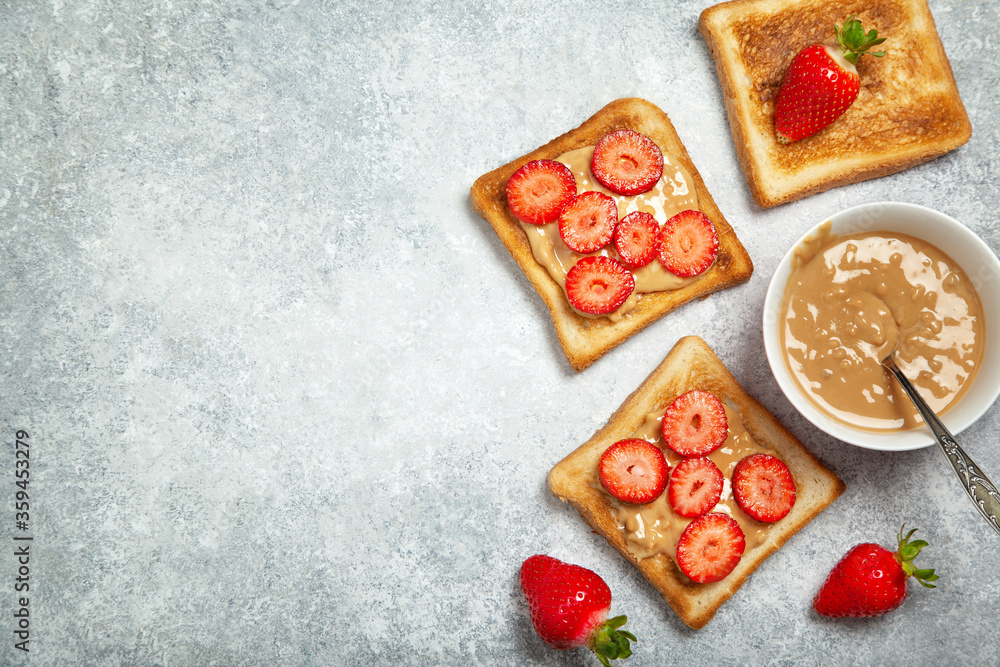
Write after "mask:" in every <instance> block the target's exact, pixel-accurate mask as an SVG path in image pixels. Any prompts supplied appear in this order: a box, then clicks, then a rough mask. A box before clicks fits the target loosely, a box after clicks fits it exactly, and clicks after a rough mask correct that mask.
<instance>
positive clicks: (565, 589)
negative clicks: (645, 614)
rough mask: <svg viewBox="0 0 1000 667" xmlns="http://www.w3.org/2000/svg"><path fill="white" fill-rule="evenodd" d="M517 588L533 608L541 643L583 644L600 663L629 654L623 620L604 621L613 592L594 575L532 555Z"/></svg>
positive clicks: (564, 646)
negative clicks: (621, 628) (622, 627)
mask: <svg viewBox="0 0 1000 667" xmlns="http://www.w3.org/2000/svg"><path fill="white" fill-rule="evenodd" d="M521 590H522V591H523V592H524V597H525V598H526V599H527V600H528V606H529V607H530V608H531V623H532V625H534V626H535V631H536V632H537V633H538V635H539V636H540V637H541V638H542V640H543V641H544V642H545V643H546V644H548V645H549V646H551V647H553V648H557V649H570V648H576V647H578V646H586V647H588V648H590V650H591V651H593V652H594V654H596V655H597V658H598V660H600V661H601V664H602V665H606V666H607V665H609V662H608V661H609V660H615V659H617V658H622V659H624V658H627V657H629V656H630V655H632V650H631V648H630V647H629V640H632V641H635V636H634V635H633V634H632V633H631V632H626V631H625V630H619V629H618V628H620V627H621V626H623V625H625V621H626V620H627V619H626V618H625V617H624V616H616V617H614V618H612V619H610V620H607V621H606V620H605V619H606V618H607V616H608V610H609V609H611V589H610V588H608V585H607V584H606V583H604V580H603V579H601V577H600V576H598V575H597V574H596V573H594V572H592V571H591V570H588V569H587V568H585V567H580V566H579V565H571V564H569V563H564V562H562V561H561V560H557V559H555V558H552V557H551V556H532V557H531V558H529V559H528V560H526V561H524V563H523V564H522V565H521Z"/></svg>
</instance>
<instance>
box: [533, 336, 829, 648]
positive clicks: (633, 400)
mask: <svg viewBox="0 0 1000 667" xmlns="http://www.w3.org/2000/svg"><path fill="white" fill-rule="evenodd" d="M691 389H704V390H707V391H710V392H712V393H713V394H715V395H716V396H718V397H719V398H720V399H721V400H723V401H724V402H728V403H729V404H731V405H734V406H736V408H737V409H738V410H739V412H740V415H741V416H742V418H743V422H744V426H745V427H746V429H747V431H749V432H750V435H751V436H752V437H753V438H754V440H755V441H757V443H758V444H760V445H762V446H764V447H767V448H770V449H772V450H774V453H775V456H777V457H778V458H780V459H782V460H783V461H784V462H785V464H786V465H787V466H788V468H789V470H791V472H792V476H793V478H794V479H795V486H796V495H797V498H796V502H795V506H794V507H793V508H792V510H791V512H790V513H789V514H788V515H787V516H786V517H785V518H783V519H781V520H780V521H778V522H776V523H775V524H773V525H772V526H771V528H770V529H769V531H770V532H769V533H768V537H767V539H766V540H765V541H764V543H762V544H760V545H758V546H756V547H754V548H752V549H749V550H748V551H747V552H745V553H744V555H743V558H742V560H741V561H740V563H739V565H737V567H736V569H735V570H734V571H733V572H732V573H731V574H730V575H729V576H728V577H726V578H725V579H723V580H722V581H719V582H716V583H711V584H696V583H694V582H692V581H691V580H689V579H688V578H687V577H685V576H684V575H683V574H681V573H680V571H679V570H678V569H677V567H676V566H675V565H674V562H673V561H672V560H671V559H669V558H668V557H667V556H665V555H662V554H661V555H657V556H653V557H651V558H644V559H639V558H636V556H634V555H633V554H632V553H631V552H630V551H629V550H628V547H627V546H626V542H625V538H624V536H623V534H622V531H621V528H620V527H619V525H618V522H617V520H616V517H615V515H614V510H613V508H612V506H611V503H610V502H609V499H608V496H607V495H606V494H605V493H604V492H603V491H602V490H601V489H600V483H599V482H598V481H597V472H596V471H597V467H598V462H599V461H600V457H601V454H603V453H604V450H605V449H607V448H608V447H609V446H611V445H612V444H613V443H615V442H616V441H618V440H621V439H623V438H627V437H629V436H630V435H631V434H633V433H635V431H636V430H637V429H638V428H639V427H640V426H641V425H642V423H643V421H644V420H645V418H646V415H648V414H649V413H651V412H654V411H659V410H665V409H666V407H667V406H668V405H669V404H670V403H671V401H673V399H674V398H676V397H677V396H679V395H680V394H682V393H684V392H686V391H689V390H691ZM548 484H549V489H550V490H551V491H552V493H553V494H554V495H555V496H556V497H557V498H559V499H560V500H562V501H564V502H568V503H570V504H571V505H573V507H575V508H576V509H577V511H578V512H579V513H580V516H581V517H582V518H583V520H584V521H586V523H587V524H588V525H589V526H590V527H591V528H593V529H594V530H595V531H596V532H598V533H599V534H601V535H602V536H604V538H605V539H606V540H607V541H608V543H609V544H610V545H611V546H612V547H614V548H615V549H616V550H617V551H618V552H619V553H621V554H622V556H624V557H625V558H626V559H627V560H628V561H629V562H631V563H632V564H633V565H634V566H635V567H636V568H638V569H639V571H640V572H641V573H642V576H643V577H645V579H646V580H647V581H649V582H650V583H651V584H652V585H653V586H654V587H655V588H656V589H657V590H658V591H659V592H660V594H661V595H662V596H663V598H664V599H665V600H666V601H667V603H668V604H669V605H670V606H671V607H672V608H673V609H674V611H675V612H677V615H678V616H680V618H681V620H682V621H684V623H685V624H687V625H688V626H689V627H691V628H694V629H698V628H702V627H704V626H705V624H706V623H708V622H709V621H710V620H711V619H712V617H713V616H714V615H715V613H716V611H718V609H719V607H720V606H721V605H722V604H723V603H724V602H725V601H726V600H728V599H729V598H730V597H731V596H732V595H733V594H734V593H735V592H736V591H737V590H739V588H740V586H742V585H743V582H744V581H746V578H747V577H748V576H749V575H750V574H751V573H753V571H754V570H756V569H757V567H759V566H760V564H761V563H763V562H764V560H765V559H766V558H767V557H768V556H770V555H771V554H772V553H774V552H775V551H777V550H778V549H779V548H780V547H781V546H782V545H783V544H784V543H785V542H786V541H787V540H788V539H789V538H790V537H792V536H793V535H794V534H795V533H797V532H798V531H799V530H801V529H802V528H803V527H804V526H805V525H806V524H807V523H809V522H810V521H811V520H812V519H813V518H814V517H815V516H816V515H817V514H819V513H820V512H821V511H822V510H823V509H824V508H826V507H827V506H828V505H829V504H830V503H832V502H833V501H834V500H835V499H836V498H837V497H838V496H840V494H841V493H843V491H844V488H845V486H844V483H843V482H842V481H841V480H840V478H839V477H837V476H836V475H835V474H834V473H832V472H831V471H830V470H828V469H827V468H826V467H825V466H824V465H823V464H822V463H821V462H820V461H819V460H818V459H817V458H816V457H815V456H813V454H812V453H811V452H809V450H807V449H806V448H805V447H804V446H803V445H802V444H801V443H800V442H799V441H798V440H797V439H796V438H795V436H793V435H792V434H791V433H790V432H789V431H788V430H787V429H786V428H785V427H784V426H782V425H781V424H780V423H779V422H778V421H777V420H776V419H775V418H774V417H773V416H772V415H771V413H770V412H768V411H767V409H766V408H764V406H762V405H761V404H760V403H758V402H757V401H756V400H755V399H753V398H752V397H751V396H749V395H748V394H747V393H746V392H745V391H744V390H743V388H742V387H741V386H740V385H739V383H738V382H737V381H736V379H735V378H734V377H733V376H732V375H731V374H730V373H729V371H728V370H727V369H726V367H725V366H724V365H723V363H722V362H721V361H720V360H719V358H718V357H717V356H716V355H715V353H714V352H713V351H712V350H711V348H709V347H708V345H707V344H706V343H705V342H704V341H703V340H702V339H701V338H699V337H697V336H688V337H686V338H682V339H681V340H680V341H678V342H677V344H676V345H675V346H674V348H673V349H672V350H671V351H670V353H669V354H668V355H667V357H666V359H664V361H663V362H662V363H661V364H660V365H659V366H658V367H657V368H656V370H654V371H653V372H652V373H651V374H650V375H649V377H648V378H647V379H646V380H645V381H644V382H643V383H642V385H640V387H639V388H638V389H637V390H636V391H635V392H634V393H633V394H632V395H631V396H629V397H628V398H627V399H626V400H625V402H624V403H623V404H622V406H621V407H620V408H618V410H617V411H616V412H615V413H614V414H613V415H612V417H611V419H610V420H609V421H608V423H607V424H606V425H605V426H604V427H603V428H601V430H599V431H598V432H597V433H596V434H594V436H593V437H592V438H590V440H588V441H587V442H585V443H584V444H583V445H581V446H580V447H579V448H577V449H576V450H575V451H574V452H572V453H571V454H570V455H569V456H567V457H566V458H564V459H563V460H562V461H560V462H559V463H558V464H556V466H555V467H554V468H552V470H551V471H550V472H549V475H548Z"/></svg>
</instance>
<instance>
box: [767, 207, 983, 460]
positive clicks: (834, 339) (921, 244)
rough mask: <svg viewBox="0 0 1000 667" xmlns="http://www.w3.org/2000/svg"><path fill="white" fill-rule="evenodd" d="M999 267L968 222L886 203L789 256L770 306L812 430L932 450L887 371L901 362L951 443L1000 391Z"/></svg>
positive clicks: (794, 393)
mask: <svg viewBox="0 0 1000 667" xmlns="http://www.w3.org/2000/svg"><path fill="white" fill-rule="evenodd" d="M998 308H1000V262H998V260H997V258H996V255H995V254H993V252H992V251H991V250H990V249H989V248H988V246H986V245H985V243H983V242H982V241H981V240H980V239H979V238H978V237H977V236H975V234H973V233H972V232H971V231H970V230H969V229H968V228H966V227H965V226H964V225H962V224H961V223H958V222H957V221H955V220H953V219H951V218H949V217H947V216H945V215H943V214H941V213H938V212H936V211H932V210H931V209H927V208H924V207H920V206H915V205H910V204H898V203H882V204H870V205H865V206H861V207H856V208H854V209H849V210H847V211H844V212H842V213H838V214H837V215H835V216H833V217H831V218H830V219H829V220H827V221H824V222H823V223H821V224H819V225H817V226H816V227H815V228H814V229H813V230H811V231H810V232H809V233H808V234H806V235H805V236H804V237H803V238H802V239H800V241H799V242H798V243H797V244H796V245H795V246H794V247H793V248H792V250H790V251H789V253H788V254H787V255H786V256H785V258H784V259H783V260H782V262H781V263H780V264H779V267H778V270H777V271H776V272H775V276H774V278H773V279H772V282H771V286H770V287H769V289H768V294H767V298H766V300H765V308H764V343H765V350H766V352H767V356H768V361H769V363H770V365H771V369H772V372H773V373H774V375H775V379H776V380H777V381H778V384H779V386H780V387H781V389H782V391H783V392H784V393H785V395H786V396H787V397H788V399H789V400H790V401H791V402H792V404H793V405H794V406H795V407H796V408H797V409H798V410H799V411H800V412H801V413H802V414H803V415H804V416H805V417H806V418H807V419H809V421H811V422H812V423H813V424H814V425H816V426H818V427H819V428H821V429H822V430H824V431H826V432H827V433H829V434H830V435H833V436H834V437H837V438H838V439H841V440H844V441H845V442H849V443H851V444H855V445H859V446H863V447H869V448H872V449H887V450H907V449H915V448H919V447H923V446H926V445H928V444H931V443H932V442H933V438H932V436H931V434H930V433H929V431H927V429H926V428H925V427H924V426H923V423H922V420H921V419H920V417H919V415H917V413H916V411H915V409H914V408H913V407H912V404H911V403H910V401H909V400H908V399H907V398H906V396H905V395H904V394H903V393H902V390H901V389H899V387H898V386H897V385H896V383H895V381H894V380H892V378H891V377H890V376H889V375H888V374H887V373H886V372H885V371H884V370H883V368H882V366H881V365H880V363H879V361H880V358H881V355H882V354H884V353H886V352H887V351H888V349H891V346H892V344H893V343H894V342H895V343H896V357H895V358H896V361H897V364H898V365H899V366H900V367H901V368H902V369H903V371H904V373H905V374H906V375H907V377H909V378H910V380H911V381H912V382H913V383H914V384H916V385H917V387H918V390H919V391H920V393H921V395H922V396H923V397H924V399H925V400H926V401H927V402H928V403H929V404H930V405H931V406H932V407H933V409H934V410H935V411H936V412H937V413H938V414H943V418H944V420H945V422H946V424H947V425H948V427H949V428H950V429H952V432H953V433H957V432H959V431H961V430H962V429H964V428H966V427H968V426H969V425H970V424H971V423H972V422H974V421H975V420H976V419H978V418H979V416H981V415H982V414H983V412H985V411H986V409H988V408H989V407H990V405H992V403H993V402H994V401H995V400H996V398H997V394H998V393H1000V360H998V358H997V357H998V352H1000V340H998V336H1000V333H998V332H1000V312H998Z"/></svg>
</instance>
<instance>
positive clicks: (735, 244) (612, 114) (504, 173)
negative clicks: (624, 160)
mask: <svg viewBox="0 0 1000 667" xmlns="http://www.w3.org/2000/svg"><path fill="white" fill-rule="evenodd" d="M623 128H628V129H632V130H635V131H637V132H641V133H642V134H645V135H646V136H648V137H650V138H651V139H652V140H653V141H655V142H656V143H657V145H659V147H660V149H661V150H663V151H664V152H666V153H669V154H671V155H674V156H675V157H677V159H678V160H679V161H680V162H681V164H683V165H684V167H685V168H686V169H687V170H688V172H689V173H690V174H691V177H692V178H693V179H694V185H695V189H696V190H697V193H698V202H699V206H700V207H701V210H702V211H703V212H704V213H705V214H706V215H708V217H709V218H711V220H712V222H713V223H715V226H716V229H717V230H718V233H719V255H718V257H717V258H716V260H715V263H714V264H713V265H712V267H711V268H710V269H709V270H708V271H706V272H705V273H704V274H702V275H701V276H700V277H699V278H698V279H697V280H696V281H694V282H693V283H691V284H689V285H687V286H685V287H682V288H681V289H677V290H673V291H670V292H655V293H650V294H644V295H643V296H642V298H641V299H640V300H639V304H638V305H637V306H636V308H635V309H634V310H633V311H631V312H630V313H628V314H627V315H626V316H625V317H624V318H622V319H621V320H620V321H619V322H612V321H611V320H610V319H608V318H605V317H600V318H593V319H592V318H586V317H582V316H581V315H579V314H578V313H576V312H575V311H574V310H573V309H572V308H571V307H570V305H569V302H568V301H567V300H566V295H565V293H564V292H563V290H562V288H561V287H560V286H559V284H558V283H556V282H555V281H554V280H553V279H552V277H551V276H550V275H549V274H548V272H547V271H546V270H545V268H544V267H543V266H542V265H540V264H539V263H538V262H537V261H536V260H535V257H534V255H533V254H532V252H531V246H530V245H529V243H528V239H527V237H526V236H525V234H524V231H523V230H522V229H521V227H520V225H519V223H518V222H517V220H516V219H515V218H514V216H513V215H512V214H511V212H510V209H509V208H508V206H507V195H506V184H507V179H509V178H510V177H511V175H512V174H513V173H514V172H515V171H517V170H518V169H519V168H520V167H521V165H523V164H525V163H526V162H529V161H531V160H537V159H542V158H546V159H554V158H556V157H558V156H559V155H561V154H563V153H565V152H567V151H570V150H573V149H576V148H582V147H584V146H591V145H593V144H596V143H597V141H598V140H599V139H600V138H601V137H603V136H604V135H605V134H607V133H608V132H612V131H614V130H618V129H623ZM472 206H473V208H474V209H475V210H476V212H477V213H479V214H480V215H481V216H482V217H483V218H485V219H486V220H487V221H488V222H489V223H490V225H491V226H492V227H493V229H494V230H495V231H496V233H497V236H499V237H500V240H501V241H502V242H503V244H504V246H505V247H506V248H507V250H508V251H509V252H510V254H511V255H512V256H513V257H514V260H515V261H516V262H517V263H518V264H519V265H520V267H521V269H522V270H523V271H524V274H525V275H526V276H527V277H528V280H529V281H531V284H532V286H533V287H534V288H535V290H536V291H537V292H538V294H539V295H540V296H541V297H542V300H543V301H544V302H545V305H546V306H548V309H549V313H550V314H551V316H552V322H553V324H554V325H555V329H556V335H557V336H558V338H559V344H560V345H561V346H562V349H563V352H564V353H565V355H566V358H567V359H568V360H569V362H570V364H571V365H572V366H573V368H574V369H575V370H577V371H581V370H583V369H584V368H586V367H587V366H589V365H590V364H592V363H593V362H594V361H596V360H597V359H599V358H600V357H601V356H602V355H604V354H605V353H606V352H608V351H609V350H611V349H613V348H614V347H616V346H617V345H618V344H620V343H621V342H622V341H624V340H626V339H627V338H629V337H630V336H632V335H633V334H635V333H637V332H639V331H641V330H642V329H643V328H645V327H646V326H648V325H649V324H651V323H653V322H655V321H656V320H658V319H659V318H661V317H663V316H664V315H666V314H667V313H669V312H670V311H672V310H674V309H675V308H678V307H679V306H681V305H683V304H685V303H687V302H689V301H691V300H693V299H696V298H698V297H703V296H707V295H708V294H711V293H712V292H716V291H718V290H721V289H724V288H726V287H730V286H733V285H737V284H739V283H742V282H746V281H747V280H749V279H750V275H751V274H752V273H753V263H752V262H751V260H750V255H749V254H748V253H747V251H746V249H745V248H744V247H743V244H742V243H740V240H739V239H738V238H737V236H736V233H735V232H734V231H733V228H732V226H731V225H730V224H729V222H728V221H727V220H726V219H725V217H724V216H723V215H722V212H721V211H720V210H719V208H718V207H717V206H716V204H715V201H714V200H713V199H712V195H711V194H710V193H709V192H708V188H707V187H705V182H704V181H703V180H702V178H701V174H699V173H698V170H697V169H696V168H695V166H694V163H692V162H691V158H690V156H689V155H688V153H687V150H686V149H685V148H684V144H683V143H681V140H680V137H678V136H677V132H676V130H675V129H674V126H673V125H672V124H671V123H670V119H669V118H668V117H667V115H666V114H665V113H664V112H663V111H662V110H661V109H659V108H658V107H657V106H656V105H654V104H652V103H651V102H647V101H646V100H642V99H639V98H625V99H619V100H615V101H614V102H611V103H610V104H608V105H607V106H605V107H604V108H603V109H601V110H600V111H598V112H597V113H596V114H594V116H592V117H591V118H590V119H588V120H587V121H586V122H584V123H583V124H582V125H580V127H578V128H576V129H575V130H571V131H569V132H567V133H565V134H563V135H562V136H559V137H556V138H555V139H553V140H552V141H550V142H549V143H547V144H545V145H544V146H541V147H540V148H537V149H536V150H534V151H532V152H530V153H528V154H527V155H524V156H521V157H519V158H517V159H516V160H514V161H513V162H510V163H508V164H506V165H504V166H502V167H499V168H497V169H494V170H493V171H491V172H489V173H487V174H484V175H483V176H480V177H479V178H478V179H476V182H475V183H474V184H473V186H472Z"/></svg>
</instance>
